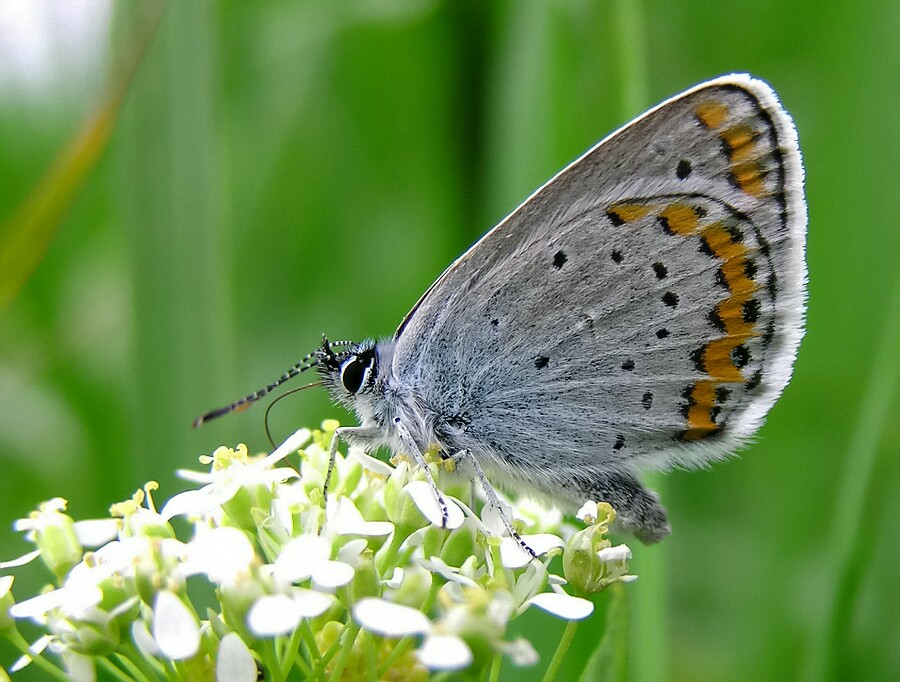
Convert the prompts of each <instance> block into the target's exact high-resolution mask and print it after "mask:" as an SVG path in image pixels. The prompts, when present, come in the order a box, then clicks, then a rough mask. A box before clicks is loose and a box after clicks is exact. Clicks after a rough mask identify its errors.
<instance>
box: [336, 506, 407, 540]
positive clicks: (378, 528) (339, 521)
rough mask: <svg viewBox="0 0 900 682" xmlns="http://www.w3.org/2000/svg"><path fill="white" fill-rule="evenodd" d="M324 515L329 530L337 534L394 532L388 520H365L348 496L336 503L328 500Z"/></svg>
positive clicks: (377, 534) (371, 534)
mask: <svg viewBox="0 0 900 682" xmlns="http://www.w3.org/2000/svg"><path fill="white" fill-rule="evenodd" d="M326 516H327V517H328V522H329V530H331V531H333V532H335V533H337V534H338V535H362V536H365V537H372V536H376V537H377V536H382V535H390V534H391V533H393V532H394V524H393V523H391V522H390V521H366V520H365V519H364V518H363V515H362V514H360V513H359V510H358V509H357V508H356V505H354V504H353V501H352V500H351V499H350V498H349V497H341V498H340V499H339V500H337V502H336V503H332V502H331V500H329V501H328V508H327V510H326Z"/></svg>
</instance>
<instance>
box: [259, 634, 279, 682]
mask: <svg viewBox="0 0 900 682" xmlns="http://www.w3.org/2000/svg"><path fill="white" fill-rule="evenodd" d="M259 655H260V658H262V660H263V664H264V665H265V666H266V669H267V670H268V671H269V675H270V676H271V679H272V682H283V680H284V679H285V675H283V674H282V672H281V664H280V661H279V660H278V652H277V650H276V649H275V640H270V639H264V640H262V644H261V645H260V647H259Z"/></svg>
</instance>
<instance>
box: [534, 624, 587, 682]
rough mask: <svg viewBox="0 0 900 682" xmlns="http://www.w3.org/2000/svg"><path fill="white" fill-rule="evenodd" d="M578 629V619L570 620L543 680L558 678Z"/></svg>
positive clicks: (549, 680)
mask: <svg viewBox="0 0 900 682" xmlns="http://www.w3.org/2000/svg"><path fill="white" fill-rule="evenodd" d="M577 629H578V621H577V620H570V621H569V622H568V624H567V625H566V629H565V630H564V631H563V636H562V638H561V639H560V640H559V646H557V647H556V652H555V653H554V654H553V658H551V659H550V665H548V666H547V672H546V673H544V677H543V678H542V682H553V680H555V679H556V675H557V673H558V672H559V668H560V666H561V665H562V662H563V660H565V658H566V654H567V653H568V651H569V647H570V646H571V645H572V640H573V639H575V631H576V630H577Z"/></svg>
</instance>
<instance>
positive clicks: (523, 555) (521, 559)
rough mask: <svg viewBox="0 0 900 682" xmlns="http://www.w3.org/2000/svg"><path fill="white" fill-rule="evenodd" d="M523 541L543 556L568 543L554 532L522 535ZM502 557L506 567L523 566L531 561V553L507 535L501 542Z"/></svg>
mask: <svg viewBox="0 0 900 682" xmlns="http://www.w3.org/2000/svg"><path fill="white" fill-rule="evenodd" d="M520 537H521V539H522V541H523V542H524V543H525V544H526V545H528V546H529V547H530V548H531V550H532V551H533V552H534V553H535V554H537V555H538V556H541V555H543V554H546V553H547V552H549V551H550V550H551V549H553V548H554V547H565V546H566V543H565V542H564V541H563V539H562V538H561V537H559V536H558V535H553V534H552V533H536V534H534V535H522V536H520ZM500 558H501V561H502V562H503V565H504V566H505V567H506V568H522V567H523V566H525V565H527V564H528V562H529V561H531V558H532V557H531V555H530V554H529V553H528V552H526V551H525V550H524V549H523V548H522V546H521V545H520V544H519V543H518V542H517V541H516V540H515V538H511V537H509V536H506V537H505V538H503V540H502V541H501V542H500Z"/></svg>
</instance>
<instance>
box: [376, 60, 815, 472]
mask: <svg viewBox="0 0 900 682" xmlns="http://www.w3.org/2000/svg"><path fill="white" fill-rule="evenodd" d="M802 182H803V178H802V165H801V161H800V154H799V149H798V146H797V139H796V133H795V131H794V128H793V124H792V122H791V120H790V118H789V116H788V115H787V114H786V113H785V112H784V110H783V109H782V108H781V106H780V104H779V103H778V101H777V99H776V97H775V95H774V93H773V92H772V90H771V89H770V88H769V87H768V86H767V85H766V84H765V83H763V82H761V81H759V80H755V79H751V78H750V77H747V76H741V75H735V76H727V77H724V78H721V79H717V80H715V81H710V82H708V83H706V84H702V85H700V86H698V87H696V88H694V89H693V90H690V91H688V92H686V93H684V94H682V95H679V96H677V97H675V98H673V99H671V100H669V101H667V102H665V103H663V104H661V105H660V106H659V107H657V108H655V109H653V110H651V111H650V112H648V113H647V114H645V115H644V116H642V117H641V118H639V119H637V120H636V121H634V122H632V123H631V124H629V125H628V126H626V127H624V128H623V129H621V130H619V131H618V132H616V133H614V134H613V135H611V136H610V137H608V138H607V139H606V140H604V141H603V142H601V143H600V144H598V145H597V146H595V147H594V148H593V149H591V150H590V151H588V152H587V153H586V154H585V155H584V156H582V157H581V158H580V159H578V160H577V161H576V162H574V163H573V164H572V165H570V166H569V167H567V168H566V169H565V170H563V171H562V172H561V173H559V174H558V175H557V176H556V177H554V178H553V179H552V180H551V181H550V182H549V183H547V184H546V185H544V186H543V187H542V188H541V189H539V190H538V191H537V192H536V193H535V194H534V195H532V196H531V197H530V198H529V199H528V200H527V201H525V203H523V204H522V205H521V206H519V208H518V209H516V211H514V212H513V213H512V214H511V215H510V216H508V217H507V218H506V219H505V220H504V221H503V222H502V223H501V224H500V225H498V226H497V227H496V228H494V229H493V230H491V231H490V232H489V233H488V234H487V235H485V236H484V237H483V238H482V239H481V241H479V242H478V243H477V244H476V245H474V246H473V247H472V248H471V249H469V251H467V252H466V253H465V254H464V255H463V256H461V257H460V258H459V259H458V260H457V261H456V262H455V263H453V265H451V266H450V268H448V269H447V271H446V272H445V273H444V274H443V275H442V276H441V277H440V279H439V280H438V281H437V282H436V283H435V284H434V285H433V286H432V288H431V289H430V290H429V291H428V292H427V293H426V294H425V295H424V296H423V297H422V299H421V300H420V301H419V303H418V304H417V305H416V307H415V308H414V309H413V311H412V312H411V313H410V314H409V315H408V316H407V318H406V320H404V322H403V324H402V325H401V326H400V328H399V329H398V331H397V345H396V350H395V356H394V361H393V362H394V371H395V373H397V374H398V375H399V376H401V377H403V378H404V379H405V380H407V381H408V382H411V384H412V385H414V386H415V387H416V389H417V390H418V391H419V393H420V395H421V397H422V399H423V400H424V402H425V404H426V405H427V406H428V407H429V408H430V409H432V410H433V412H434V414H435V415H436V418H437V420H438V421H439V422H441V423H446V424H449V425H450V431H449V432H450V433H451V435H452V439H453V440H454V443H455V444H456V445H457V446H459V447H468V448H470V449H473V450H475V451H478V450H484V451H492V452H494V453H499V454H500V456H501V457H502V458H504V459H505V460H507V461H508V462H510V463H512V464H517V463H519V464H523V465H525V466H526V468H528V467H546V466H550V467H553V466H554V465H555V463H556V462H558V461H560V460H559V456H558V454H555V455H554V454H548V453H552V451H554V449H555V450H556V451H557V453H558V451H559V450H560V449H561V450H562V451H563V452H565V453H566V456H567V459H566V464H565V466H567V467H571V466H578V465H579V464H581V463H583V464H585V465H593V466H595V465H597V464H601V463H602V465H603V466H612V467H616V466H621V467H632V468H639V467H643V466H666V465H671V464H675V463H683V464H699V463H702V462H705V461H707V460H709V459H710V458H712V457H716V456H720V455H722V454H723V453H725V452H727V451H729V450H731V449H733V448H734V447H735V446H736V445H737V444H739V443H740V442H741V441H742V440H744V439H746V438H747V437H748V436H750V435H752V433H753V432H754V431H755V430H756V429H757V428H758V427H759V425H760V424H761V421H762V418H763V417H764V416H765V414H766V412H767V411H768V410H769V408H770V407H771V406H772V404H773V402H774V401H775V400H776V398H777V397H778V395H779V394H780V393H781V391H782V390H783V389H784V386H785V385H786V383H787V381H788V379H789V378H790V373H791V369H792V366H793V361H794V357H795V354H796V350H797V346H798V344H799V341H800V338H801V336H802V325H803V309H804V301H805V280H806V268H805V257H804V248H805V232H806V209H805V203H804V199H803V189H802Z"/></svg>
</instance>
